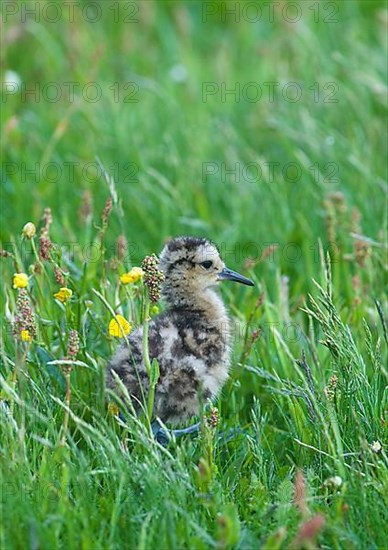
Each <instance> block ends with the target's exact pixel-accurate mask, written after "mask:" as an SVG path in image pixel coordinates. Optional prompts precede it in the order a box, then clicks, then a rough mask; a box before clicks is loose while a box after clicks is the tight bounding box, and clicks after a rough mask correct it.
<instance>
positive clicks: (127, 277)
mask: <svg viewBox="0 0 388 550" xmlns="http://www.w3.org/2000/svg"><path fill="white" fill-rule="evenodd" d="M143 275H144V271H143V270H142V269H141V267H133V268H132V269H131V271H129V272H128V273H123V274H122V275H120V281H121V282H122V283H123V285H127V284H129V283H136V282H137V281H139V279H141V278H142V277H143Z"/></svg>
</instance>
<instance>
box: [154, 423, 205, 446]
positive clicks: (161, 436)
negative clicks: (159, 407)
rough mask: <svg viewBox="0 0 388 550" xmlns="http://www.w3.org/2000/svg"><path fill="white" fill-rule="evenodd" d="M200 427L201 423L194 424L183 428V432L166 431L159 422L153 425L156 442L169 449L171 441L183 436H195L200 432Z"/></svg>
mask: <svg viewBox="0 0 388 550" xmlns="http://www.w3.org/2000/svg"><path fill="white" fill-rule="evenodd" d="M199 426H200V423H199V422H198V423H197V424H193V425H192V426H189V427H188V428H183V429H182V430H166V429H165V428H163V427H162V426H161V425H160V424H159V422H158V421H156V420H155V421H154V422H152V424H151V429H152V434H153V436H154V438H155V439H156V441H157V442H158V443H160V444H161V445H163V447H167V445H168V443H169V441H170V440H171V439H172V438H173V437H175V438H178V437H182V436H183V435H187V434H195V433H198V432H199Z"/></svg>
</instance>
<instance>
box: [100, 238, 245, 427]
mask: <svg viewBox="0 0 388 550" xmlns="http://www.w3.org/2000/svg"><path fill="white" fill-rule="evenodd" d="M159 269H160V270H161V271H162V272H163V273H164V275H165V280H164V282H163V284H162V296H163V298H164V300H165V303H166V306H167V310H166V311H165V312H164V313H162V314H161V315H158V316H157V317H155V318H154V319H153V320H152V321H151V322H150V324H149V336H148V344H149V355H150V359H151V361H152V360H153V359H154V358H156V359H157V361H158V364H159V370H160V377H159V381H158V384H157V386H156V392H155V405H154V407H155V408H154V413H155V415H156V416H157V417H159V418H160V419H161V420H162V421H163V422H164V423H167V422H169V423H172V424H176V423H179V422H182V421H184V420H186V419H188V418H190V417H191V416H194V415H196V414H198V412H199V406H200V401H201V399H211V398H213V397H215V396H216V395H217V394H218V393H219V391H220V389H221V388H222V386H223V385H224V383H225V381H226V379H227V377H228V371H229V366H230V354H231V334H230V320H229V316H228V313H227V311H226V308H225V306H224V303H223V301H222V299H221V297H220V296H219V295H218V294H217V292H216V291H215V290H214V287H215V286H216V285H217V284H218V283H219V281H221V280H223V279H228V280H231V281H236V282H239V283H243V284H245V285H249V286H253V282H252V281H250V280H249V279H247V278H246V277H243V276H242V275H240V274H238V273H236V272H234V271H232V270H230V269H228V268H227V267H225V264H224V262H223V261H222V260H221V258H220V255H219V252H218V250H217V248H216V246H215V245H214V244H213V243H211V242H210V241H208V240H207V239H202V238H196V237H178V238H175V239H173V240H171V241H170V242H169V243H167V244H166V246H165V247H164V248H163V250H162V252H161V254H160V258H159ZM142 339H143V328H142V327H139V328H138V329H136V330H134V331H133V332H132V333H131V334H130V336H129V337H128V344H129V345H128V344H127V343H124V344H123V345H122V346H121V347H120V348H119V349H118V351H117V352H116V354H115V355H114V356H113V357H112V359H111V361H110V363H109V365H108V369H107V386H108V387H109V388H111V389H116V390H117V384H116V382H115V376H114V375H113V372H114V373H115V374H116V375H117V376H118V377H119V378H120V379H121V381H122V382H123V384H124V385H125V387H126V388H127V389H128V392H129V394H130V395H131V397H132V398H133V403H134V406H135V408H139V407H138V405H139V404H140V402H142V399H143V397H142V396H144V395H147V392H148V389H149V380H148V375H147V370H146V367H145V365H144V362H143V357H142Z"/></svg>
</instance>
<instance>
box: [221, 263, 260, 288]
mask: <svg viewBox="0 0 388 550" xmlns="http://www.w3.org/2000/svg"><path fill="white" fill-rule="evenodd" d="M220 280H221V281H222V280H227V281H235V282H236V283H242V284H243V285H248V286H254V285H255V283H254V282H253V281H251V280H250V279H247V278H246V277H244V276H243V275H240V273H237V271H232V270H231V269H229V268H228V267H224V269H223V270H222V271H221V273H220Z"/></svg>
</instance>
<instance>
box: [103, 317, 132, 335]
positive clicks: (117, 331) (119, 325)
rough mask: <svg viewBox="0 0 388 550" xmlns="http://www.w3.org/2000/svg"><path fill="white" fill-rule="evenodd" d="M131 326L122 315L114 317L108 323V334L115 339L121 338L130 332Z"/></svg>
mask: <svg viewBox="0 0 388 550" xmlns="http://www.w3.org/2000/svg"><path fill="white" fill-rule="evenodd" d="M131 328H132V327H131V325H130V324H129V323H128V321H127V320H126V319H124V317H123V316H122V315H116V318H115V319H112V320H111V321H110V323H109V327H108V332H109V334H110V335H111V336H114V337H115V338H123V337H124V336H127V335H128V334H129V333H130V332H131Z"/></svg>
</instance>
